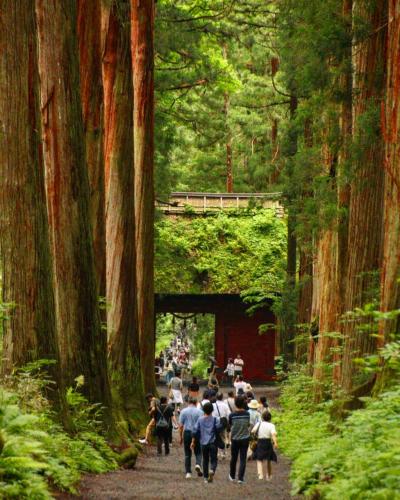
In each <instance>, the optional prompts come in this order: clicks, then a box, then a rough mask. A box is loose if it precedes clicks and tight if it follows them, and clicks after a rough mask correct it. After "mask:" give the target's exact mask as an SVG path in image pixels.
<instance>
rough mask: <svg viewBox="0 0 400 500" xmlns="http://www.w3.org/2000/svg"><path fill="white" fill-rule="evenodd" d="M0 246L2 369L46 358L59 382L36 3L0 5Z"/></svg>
mask: <svg viewBox="0 0 400 500" xmlns="http://www.w3.org/2000/svg"><path fill="white" fill-rule="evenodd" d="M0 46H1V47H2V50H1V52H0V129H1V131H2V132H1V134H0V152H1V157H2V162H1V173H0V247H1V248H0V250H1V264H2V300H3V301H4V302H6V303H8V302H14V303H15V309H14V310H13V311H12V312H11V313H10V319H9V320H8V321H5V322H4V323H3V325H4V332H3V335H4V336H3V353H2V354H3V356H2V357H3V360H2V371H3V373H10V372H11V371H12V369H13V368H14V367H21V366H22V365H25V364H26V363H28V362H30V361H35V360H38V359H44V358H46V359H52V360H55V361H57V363H58V365H57V366H56V367H55V369H53V370H52V371H51V375H52V377H54V378H55V380H57V382H58V384H60V378H59V376H58V375H59V361H60V360H59V351H58V345H57V338H56V328H55V315H54V294H53V283H52V263H51V254H50V241H49V234H48V225H47V213H46V199H45V193H44V171H43V157H42V152H41V142H40V108H39V96H38V85H39V75H38V67H37V55H36V26H35V6H34V4H32V3H31V2H28V3H26V2H24V1H23V0H15V1H8V2H5V3H4V5H3V6H2V8H1V10H0Z"/></svg>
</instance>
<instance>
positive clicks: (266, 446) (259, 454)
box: [252, 411, 278, 481]
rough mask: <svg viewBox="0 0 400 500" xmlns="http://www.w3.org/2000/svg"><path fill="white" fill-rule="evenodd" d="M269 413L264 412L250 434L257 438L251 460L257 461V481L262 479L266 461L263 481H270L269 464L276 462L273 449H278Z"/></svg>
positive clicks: (270, 471) (270, 470)
mask: <svg viewBox="0 0 400 500" xmlns="http://www.w3.org/2000/svg"><path fill="white" fill-rule="evenodd" d="M271 418H272V417H271V413H270V412H269V411H264V413H263V414H262V422H260V423H259V424H256V425H255V426H254V427H253V429H252V433H253V434H255V435H256V437H257V447H256V449H255V450H254V453H253V458H254V460H257V473H258V479H264V468H263V462H264V461H265V460H266V461H267V475H266V476H265V479H266V480H267V481H270V480H271V479H272V467H271V462H277V461H278V459H277V456H276V453H275V451H274V447H275V448H278V442H277V439H276V429H275V425H274V424H273V423H271Z"/></svg>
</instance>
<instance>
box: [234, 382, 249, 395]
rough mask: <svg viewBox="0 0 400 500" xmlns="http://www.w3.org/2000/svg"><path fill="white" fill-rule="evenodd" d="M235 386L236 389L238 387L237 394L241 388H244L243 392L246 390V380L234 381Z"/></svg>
mask: <svg viewBox="0 0 400 500" xmlns="http://www.w3.org/2000/svg"><path fill="white" fill-rule="evenodd" d="M233 385H234V386H235V389H236V395H238V394H239V389H243V392H244V391H245V390H246V385H247V384H246V382H243V381H242V382H234V384H233Z"/></svg>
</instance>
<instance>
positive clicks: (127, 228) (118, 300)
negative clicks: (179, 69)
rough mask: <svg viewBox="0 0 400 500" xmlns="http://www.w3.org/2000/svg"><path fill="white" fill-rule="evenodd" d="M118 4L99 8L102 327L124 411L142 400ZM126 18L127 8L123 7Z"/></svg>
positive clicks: (124, 46)
mask: <svg viewBox="0 0 400 500" xmlns="http://www.w3.org/2000/svg"><path fill="white" fill-rule="evenodd" d="M120 8H121V4H119V5H118V3H117V2H115V1H114V2H113V3H112V4H111V5H110V6H109V7H104V8H103V11H102V33H103V46H104V49H103V85H104V126H105V137H104V146H105V150H104V157H105V181H106V235H107V237H106V240H107V252H106V255H107V304H108V307H107V329H108V343H109V360H110V363H109V364H110V370H111V381H112V391H113V398H114V401H115V402H116V403H117V405H118V408H119V409H124V410H129V409H130V407H131V405H132V401H133V400H134V399H135V398H136V401H142V400H143V389H142V387H143V384H142V374H141V370H140V348H139V337H138V331H137V327H136V323H135V319H136V318H135V307H136V304H135V294H136V279H135V268H136V262H135V218H134V213H135V204H134V198H135V192H134V165H133V88H132V64H131V52H130V26H129V23H128V22H122V20H121V18H120V17H119V15H118V14H119V12H121V11H120V10H119V9H120ZM126 15H127V17H126V18H127V19H129V10H128V12H126Z"/></svg>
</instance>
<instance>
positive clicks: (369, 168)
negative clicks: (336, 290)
mask: <svg viewBox="0 0 400 500" xmlns="http://www.w3.org/2000/svg"><path fill="white" fill-rule="evenodd" d="M386 13H387V0H377V2H376V4H375V6H374V9H373V10H371V9H368V7H365V6H363V5H362V2H354V6H353V16H354V19H355V20H357V19H359V18H360V17H363V18H364V19H365V20H366V21H368V22H369V23H370V33H369V34H368V36H366V37H365V38H364V39H363V40H361V41H357V43H356V44H355V46H354V52H353V66H354V78H353V84H354V92H353V95H354V98H353V134H354V136H355V138H356V148H357V156H358V157H357V160H356V161H355V162H354V165H353V169H354V171H353V178H352V179H351V199H350V209H349V226H348V264H347V269H346V276H345V281H344V285H343V290H344V311H353V310H354V309H355V308H356V307H360V306H362V305H363V304H364V303H365V302H366V301H370V300H371V299H370V298H369V297H368V296H367V294H368V292H370V291H371V287H372V286H373V279H372V278H371V276H372V274H373V273H376V272H378V271H379V269H380V267H381V265H382V228H383V220H382V216H383V190H384V175H383V172H384V169H383V165H384V145H383V139H382V136H381V134H380V130H379V110H380V107H381V101H382V97H383V92H384V87H385V64H384V63H385V57H386V54H385V52H386V36H387V25H386ZM365 119H367V127H366V125H365V123H363V121H364V120H365ZM363 323H365V322H363ZM360 325H362V322H361V321H358V322H356V321H352V322H346V323H345V324H344V325H343V334H344V339H343V342H344V346H343V347H344V349H343V357H342V366H341V385H342V387H343V389H344V390H345V391H346V392H350V391H351V390H352V388H353V387H354V385H355V384H356V380H355V374H356V371H355V365H354V363H353V358H354V357H359V356H362V355H364V354H366V353H371V352H374V350H375V348H376V340H375V339H374V338H373V337H372V336H371V335H370V334H369V332H368V331H365V329H360V328H359V326H360ZM364 326H365V324H364ZM360 382H362V381H360Z"/></svg>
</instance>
